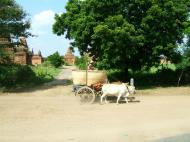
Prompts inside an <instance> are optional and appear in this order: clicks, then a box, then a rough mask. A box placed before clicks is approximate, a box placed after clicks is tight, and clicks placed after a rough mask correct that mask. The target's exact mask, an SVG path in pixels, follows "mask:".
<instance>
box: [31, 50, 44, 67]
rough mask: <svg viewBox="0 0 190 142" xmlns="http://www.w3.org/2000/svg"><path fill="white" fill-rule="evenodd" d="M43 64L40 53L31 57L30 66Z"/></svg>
mask: <svg viewBox="0 0 190 142" xmlns="http://www.w3.org/2000/svg"><path fill="white" fill-rule="evenodd" d="M42 62H43V58H42V55H41V51H39V52H38V54H36V55H32V65H40V64H42Z"/></svg>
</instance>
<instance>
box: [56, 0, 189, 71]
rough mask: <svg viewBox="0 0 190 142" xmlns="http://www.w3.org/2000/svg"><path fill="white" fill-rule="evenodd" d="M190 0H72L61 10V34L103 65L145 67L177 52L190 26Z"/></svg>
mask: <svg viewBox="0 0 190 142" xmlns="http://www.w3.org/2000/svg"><path fill="white" fill-rule="evenodd" d="M189 2H190V0H69V1H68V3H67V6H66V12H65V13H63V14H61V15H58V14H57V15H56V16H55V20H56V22H55V23H54V25H53V32H54V33H55V34H57V35H58V36H59V35H63V34H66V37H67V38H68V39H71V40H72V41H73V42H72V46H73V47H77V48H78V49H79V52H80V53H81V54H83V53H85V52H87V53H90V54H91V55H95V57H96V59H97V66H98V67H99V68H100V69H110V68H112V69H113V68H114V69H120V70H122V71H124V72H125V73H127V72H128V69H129V68H130V69H133V70H137V69H141V68H142V67H143V66H148V67H149V66H151V65H154V64H157V63H159V58H158V56H159V55H161V54H164V55H166V56H167V57H168V58H169V59H170V60H172V59H173V57H176V54H178V52H176V48H177V43H181V42H182V39H183V36H184V29H185V28H186V27H187V26H189V20H188V12H189V5H190V4H189Z"/></svg>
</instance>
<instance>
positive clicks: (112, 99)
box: [94, 96, 141, 104]
mask: <svg viewBox="0 0 190 142" xmlns="http://www.w3.org/2000/svg"><path fill="white" fill-rule="evenodd" d="M107 101H108V102H109V103H116V102H117V97H116V96H108V97H107ZM128 102H129V103H140V102H141V101H140V100H137V99H136V97H135V96H131V97H128ZM98 103H99V104H100V97H96V99H95V101H94V104H98ZM103 103H105V101H103ZM119 104H126V101H125V99H124V98H121V99H120V101H119Z"/></svg>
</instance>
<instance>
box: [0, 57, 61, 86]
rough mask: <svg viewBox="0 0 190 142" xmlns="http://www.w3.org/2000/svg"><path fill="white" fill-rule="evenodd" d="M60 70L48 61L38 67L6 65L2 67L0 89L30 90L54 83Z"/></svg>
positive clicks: (0, 67)
mask: <svg viewBox="0 0 190 142" xmlns="http://www.w3.org/2000/svg"><path fill="white" fill-rule="evenodd" d="M59 71H60V69H59V68H55V67H54V66H52V65H51V64H50V63H49V62H48V61H45V62H44V63H43V64H41V65H38V66H31V65H16V64H4V65H0V89H1V90H11V89H17V88H26V87H27V88H28V87H33V86H38V85H41V84H43V83H45V82H49V81H52V80H53V79H54V77H55V76H56V75H57V74H58V73H59Z"/></svg>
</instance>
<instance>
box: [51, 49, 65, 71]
mask: <svg viewBox="0 0 190 142" xmlns="http://www.w3.org/2000/svg"><path fill="white" fill-rule="evenodd" d="M47 60H48V61H49V62H50V63H51V64H52V65H53V66H54V67H56V68H58V67H60V66H61V65H62V64H63V57H61V56H60V55H59V53H58V52H55V53H54V54H52V55H50V56H48V58H47Z"/></svg>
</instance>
